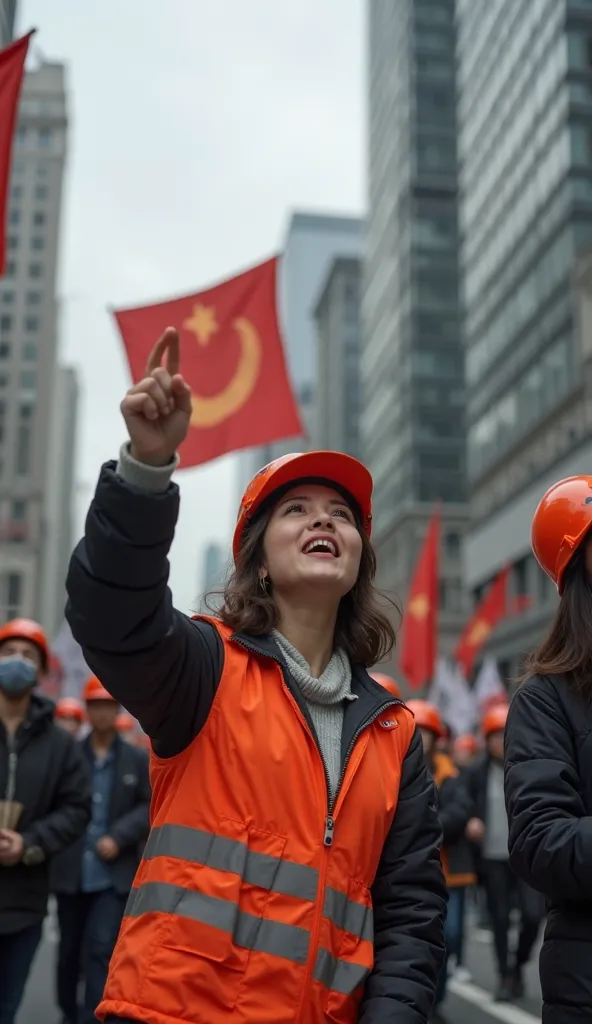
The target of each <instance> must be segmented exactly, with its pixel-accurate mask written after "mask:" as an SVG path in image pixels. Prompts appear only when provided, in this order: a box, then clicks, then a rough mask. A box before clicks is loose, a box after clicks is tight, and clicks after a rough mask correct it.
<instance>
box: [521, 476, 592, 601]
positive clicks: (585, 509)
mask: <svg viewBox="0 0 592 1024" xmlns="http://www.w3.org/2000/svg"><path fill="white" fill-rule="evenodd" d="M591 527H592V476H569V477H567V478H566V479H565V480H560V481H559V483H557V484H553V486H552V487H550V488H549V490H548V491H547V493H546V494H545V495H544V497H543V498H542V499H541V501H540V502H539V505H538V508H537V510H536V512H535V514H534V518H533V520H532V530H531V543H532V550H533V551H534V554H535V558H536V560H537V562H538V563H539V565H540V567H541V569H543V570H544V572H546V573H547V576H549V577H550V578H551V579H552V580H553V583H555V584H556V586H557V589H558V591H559V593H560V594H562V593H563V577H564V574H565V570H566V569H567V566H568V565H569V562H570V560H571V558H572V556H573V555H574V554H575V552H576V551H577V549H578V548H579V546H580V544H581V543H582V541H583V539H584V537H585V536H586V534H587V533H588V530H589V529H590V528H591Z"/></svg>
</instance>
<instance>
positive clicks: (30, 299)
mask: <svg viewBox="0 0 592 1024" xmlns="http://www.w3.org/2000/svg"><path fill="white" fill-rule="evenodd" d="M40 302H41V292H27V305H28V306H38V305H39V303H40Z"/></svg>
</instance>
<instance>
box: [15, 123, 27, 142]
mask: <svg viewBox="0 0 592 1024" xmlns="http://www.w3.org/2000/svg"><path fill="white" fill-rule="evenodd" d="M26 138H27V129H26V128H25V127H24V125H22V124H21V125H19V127H18V128H17V132H16V140H17V142H21V143H22V142H24V141H25V140H26Z"/></svg>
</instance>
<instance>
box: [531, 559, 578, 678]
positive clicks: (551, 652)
mask: <svg viewBox="0 0 592 1024" xmlns="http://www.w3.org/2000/svg"><path fill="white" fill-rule="evenodd" d="M533 675H545V676H546V675H565V676H567V677H568V678H569V679H570V681H571V682H572V683H573V684H574V686H576V687H577V688H578V689H580V690H586V691H588V692H589V693H590V697H591V698H592V585H591V584H590V580H589V577H588V572H587V569H586V545H585V544H582V545H581V546H580V547H579V548H578V550H577V551H576V553H575V555H574V556H573V558H572V559H571V561H570V563H569V565H568V567H567V569H566V570H565V577H564V590H563V594H562V597H561V601H560V602H559V607H558V609H557V611H556V613H555V618H554V619H553V622H552V623H551V626H550V629H549V632H548V633H547V636H546V637H545V639H544V640H543V642H542V644H541V645H540V647H539V648H538V650H536V651H535V652H534V653H533V654H532V655H531V656H530V658H528V660H527V662H526V666H525V673H524V676H523V678H524V679H526V678H529V677H530V676H533Z"/></svg>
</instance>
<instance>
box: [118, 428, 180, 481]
mask: <svg viewBox="0 0 592 1024" xmlns="http://www.w3.org/2000/svg"><path fill="white" fill-rule="evenodd" d="M178 465H179V456H178V455H175V456H174V458H173V459H171V461H170V462H169V463H168V465H166V466H147V465H146V463H144V462H138V460H137V459H134V458H132V456H131V454H130V443H129V441H126V443H125V444H122V446H121V448H120V449H119V459H118V461H117V468H116V470H115V472H116V473H117V475H118V477H120V478H121V480H123V481H124V483H126V484H132V485H133V486H134V487H137V488H138V489H139V490H141V491H151V492H152V493H153V494H160V493H164V491H166V489H167V487H168V486H169V484H170V482H171V478H172V475H173V473H174V472H175V470H176V468H177V466H178Z"/></svg>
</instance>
